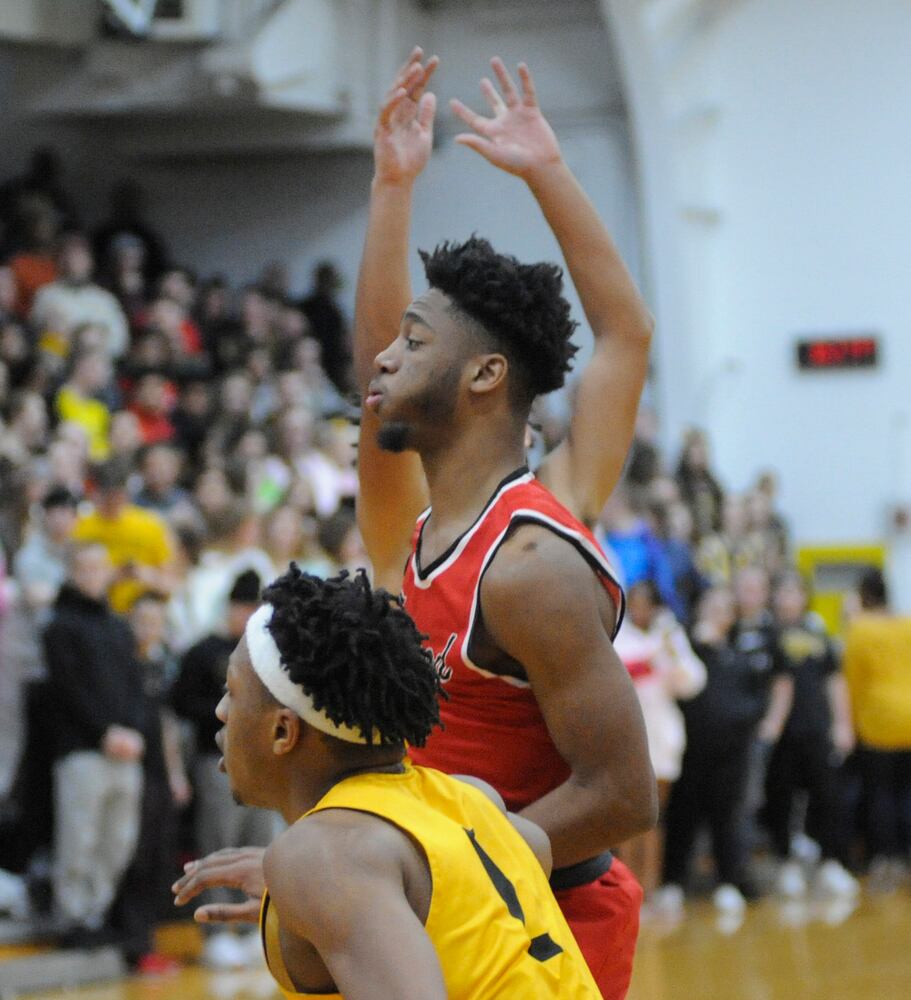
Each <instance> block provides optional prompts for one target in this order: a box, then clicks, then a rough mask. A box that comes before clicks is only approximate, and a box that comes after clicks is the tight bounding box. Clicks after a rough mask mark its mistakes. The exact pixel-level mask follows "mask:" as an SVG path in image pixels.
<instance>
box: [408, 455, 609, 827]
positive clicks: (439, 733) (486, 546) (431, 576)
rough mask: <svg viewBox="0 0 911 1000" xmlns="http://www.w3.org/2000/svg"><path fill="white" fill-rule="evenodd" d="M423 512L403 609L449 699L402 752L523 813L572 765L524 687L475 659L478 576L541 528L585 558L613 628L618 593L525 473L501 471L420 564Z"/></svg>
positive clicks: (581, 533)
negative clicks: (490, 490)
mask: <svg viewBox="0 0 911 1000" xmlns="http://www.w3.org/2000/svg"><path fill="white" fill-rule="evenodd" d="M429 515H430V510H427V511H425V512H424V513H423V514H422V515H421V516H420V518H418V522H417V527H416V529H415V534H414V547H413V552H412V555H411V558H410V559H409V560H408V565H407V567H406V568H405V579H404V582H403V584H402V597H403V599H404V602H405V610H406V611H408V613H409V614H410V615H411V617H412V618H413V619H414V621H415V623H416V624H417V627H418V629H419V630H420V631H421V632H423V633H425V634H426V635H427V636H428V639H427V640H426V641H425V646H427V647H429V648H430V649H431V650H432V652H433V655H434V662H435V664H436V667H437V670H438V671H439V674H440V678H441V679H442V681H443V684H444V687H445V690H446V692H447V694H448V695H449V698H448V700H445V699H444V700H441V702H440V718H441V720H442V722H443V723H444V725H445V729H435V730H434V731H433V733H432V734H431V736H430V738H429V739H428V741H427V745H426V746H425V747H412V748H411V749H410V751H409V753H410V756H411V757H412V758H413V760H414V761H415V763H417V764H424V765H426V766H429V767H436V768H438V769H439V770H441V771H445V772H447V773H448V774H460V773H465V774H472V775H475V776H476V777H478V778H483V779H484V780H485V781H488V782H489V783H490V784H491V785H493V786H494V788H496V789H497V791H498V792H500V794H501V795H502V796H503V798H504V799H505V800H506V805H507V807H508V808H509V809H512V810H517V809H522V808H524V807H525V806H527V805H528V804H529V803H531V802H534V801H536V800H537V799H539V798H541V797H542V796H543V795H546V794H547V793H548V792H549V791H551V790H553V789H554V788H556V787H557V786H558V785H560V784H562V783H563V782H564V781H565V780H566V779H567V778H568V777H569V766H568V765H567V763H566V761H564V760H563V758H562V757H561V756H560V754H559V753H558V752H557V748H556V747H555V746H554V744H553V740H551V738H550V733H549V732H548V731H547V726H546V725H545V723H544V718H543V716H542V715H541V710H540V708H539V707H538V703H537V701H536V699H535V696H534V693H533V692H532V690H531V687H530V685H529V684H528V683H527V682H526V681H522V680H519V679H517V678H515V677H503V676H499V675H497V674H492V673H490V672H489V671H486V670H483V669H482V668H481V667H479V666H477V664H475V663H474V662H473V661H472V658H471V653H472V638H473V636H472V630H473V628H474V626H475V622H476V620H477V617H478V606H479V600H480V598H479V593H480V587H481V581H482V580H483V578H484V572H485V571H486V569H487V567H488V566H489V565H490V563H491V561H492V560H493V558H494V557H495V556H496V554H497V550H498V549H499V547H500V546H501V545H502V544H503V542H504V541H505V539H506V538H507V536H508V534H509V533H510V530H511V529H513V528H516V527H518V526H519V525H522V524H538V525H541V526H542V527H544V528H547V529H548V530H550V531H553V532H554V534H556V535H559V536H560V537H561V538H564V539H565V540H566V541H567V542H568V543H569V544H570V545H572V546H573V547H574V548H575V549H576V550H577V551H578V552H579V553H580V554H581V555H582V556H583V557H584V558H585V560H586V561H587V562H588V564H589V565H590V566H591V568H592V571H593V572H594V573H595V575H596V576H597V578H598V579H599V580H600V581H601V583H602V584H603V586H604V588H605V590H607V592H608V593H609V594H610V596H611V598H612V600H613V602H614V606H615V607H616V609H617V628H619V626H620V621H621V619H622V616H623V606H624V598H623V591H622V589H621V587H620V585H619V584H618V583H617V581H616V579H615V577H614V573H613V570H612V569H611V567H610V564H609V563H608V561H607V559H606V558H605V556H604V553H603V552H602V551H601V549H600V548H599V546H598V543H597V542H596V541H595V538H594V535H592V533H591V532H590V531H589V530H588V529H587V528H586V527H585V526H584V525H583V524H582V523H581V522H580V521H578V520H577V519H576V518H575V517H573V515H572V514H571V513H570V512H569V511H568V510H567V509H566V508H565V507H564V506H563V505H562V504H561V503H559V502H558V501H557V499H556V498H555V497H554V496H553V495H552V494H551V493H549V492H548V491H547V490H546V489H545V488H544V487H543V486H542V485H541V484H540V483H539V482H538V481H537V479H535V477H534V476H533V475H532V474H531V473H530V472H528V470H527V469H519V470H518V471H517V472H515V473H513V474H512V475H511V476H509V477H507V478H506V479H505V480H504V481H503V482H502V483H501V484H500V485H499V487H498V488H497V491H496V493H494V495H493V496H492V497H491V499H490V500H489V502H488V504H487V506H486V507H485V508H484V510H483V511H482V512H481V514H480V516H479V517H478V519H477V520H476V521H475V523H474V524H473V525H472V526H471V527H470V528H469V529H468V530H467V531H466V532H465V534H463V535H462V536H461V537H460V538H458V539H457V540H456V541H455V542H454V543H453V544H452V545H451V546H450V547H449V549H448V550H447V551H446V552H444V553H443V555H441V556H440V557H439V558H438V559H436V560H435V561H434V562H433V563H432V564H431V565H429V566H424V567H422V566H421V564H420V558H421V535H422V531H423V527H424V523H425V521H426V520H427V518H428V516H429ZM569 613H570V614H571V611H570V612H569ZM615 634H616V629H615ZM554 669H555V670H556V669H559V664H554Z"/></svg>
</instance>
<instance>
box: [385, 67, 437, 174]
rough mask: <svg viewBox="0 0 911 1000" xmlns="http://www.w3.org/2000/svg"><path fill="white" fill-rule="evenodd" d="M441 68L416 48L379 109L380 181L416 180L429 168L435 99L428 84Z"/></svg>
mask: <svg viewBox="0 0 911 1000" xmlns="http://www.w3.org/2000/svg"><path fill="white" fill-rule="evenodd" d="M438 65H439V59H437V57H436V56H431V57H430V58H429V59H428V60H427V61H426V62H425V61H424V52H423V50H422V49H420V48H415V49H414V50H413V51H412V53H411V55H410V56H409V57H408V59H407V60H406V61H405V63H404V64H403V65H402V67H401V69H400V70H399V72H398V75H397V76H396V78H395V80H394V82H393V84H392V86H391V87H390V88H389V91H388V92H387V94H386V97H385V98H384V100H383V104H382V106H381V107H380V114H379V118H378V119H377V123H376V128H375V130H374V133H373V160H374V165H375V168H376V178H377V180H379V181H385V182H390V183H399V182H402V181H410V180H413V179H414V178H415V177H417V175H418V174H419V173H420V172H421V171H422V170H423V169H424V167H425V166H426V165H427V161H428V159H430V151H431V149H432V148H433V117H434V114H435V112H436V97H435V96H434V95H433V94H430V93H427V83H428V81H429V80H430V78H431V77H432V76H433V73H434V70H435V69H436V68H437V66H438Z"/></svg>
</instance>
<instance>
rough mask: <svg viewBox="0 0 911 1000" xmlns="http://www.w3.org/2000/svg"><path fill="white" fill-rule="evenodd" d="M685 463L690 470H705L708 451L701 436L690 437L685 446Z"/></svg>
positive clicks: (707, 464) (707, 462)
mask: <svg viewBox="0 0 911 1000" xmlns="http://www.w3.org/2000/svg"><path fill="white" fill-rule="evenodd" d="M686 465H687V468H689V469H690V471H691V472H705V471H706V469H708V467H709V453H708V449H707V448H706V446H705V440H704V439H703V438H702V437H701V436H697V437H693V438H691V439H690V441H689V443H688V444H687V447H686Z"/></svg>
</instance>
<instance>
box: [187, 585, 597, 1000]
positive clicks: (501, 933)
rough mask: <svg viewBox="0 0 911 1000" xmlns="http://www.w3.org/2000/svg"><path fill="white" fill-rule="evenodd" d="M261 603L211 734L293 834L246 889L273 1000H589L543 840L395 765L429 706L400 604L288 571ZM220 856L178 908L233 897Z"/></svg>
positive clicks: (433, 779)
mask: <svg viewBox="0 0 911 1000" xmlns="http://www.w3.org/2000/svg"><path fill="white" fill-rule="evenodd" d="M263 600H264V603H263V605H262V606H261V607H260V608H259V609H258V611H256V613H255V614H254V615H253V617H252V618H251V619H250V622H249V624H248V625H247V628H246V631H245V633H244V637H243V638H242V639H241V641H240V642H239V643H238V646H237V648H236V649H235V651H234V653H233V654H232V656H231V659H230V661H229V666H228V676H227V684H226V689H225V696H224V698H223V699H222V701H221V703H220V704H219V706H218V709H217V713H216V714H217V715H218V718H219V719H220V720H221V722H222V723H223V724H224V725H223V728H222V729H221V730H220V732H219V734H218V738H217V739H218V743H219V746H220V749H221V750H222V753H223V754H224V757H223V762H224V764H223V766H224V768H225V770H226V771H227V773H228V777H229V778H230V781H231V787H232V791H233V793H234V795H235V797H236V798H237V799H238V800H239V801H242V802H245V803H247V804H249V805H257V806H262V807H264V808H267V809H277V810H278V811H280V812H281V813H282V815H283V816H284V817H285V819H286V820H287V822H288V823H289V824H290V826H289V828H288V829H287V830H286V831H285V832H284V833H283V834H282V835H281V836H280V837H279V838H278V839H277V840H276V841H275V842H274V843H273V844H272V846H271V847H270V848H269V849H268V851H267V852H266V854H265V858H264V862H263V865H262V868H261V871H262V872H263V874H264V882H265V884H264V886H259V885H255V886H251V884H250V882H249V880H247V881H246V882H243V883H242V884H243V886H244V888H246V889H247V891H248V893H251V892H254V893H257V894H258V892H259V890H260V888H262V889H264V892H263V894H262V905H261V912H260V927H261V931H262V937H263V943H264V947H265V952H266V960H267V962H268V965H269V969H270V970H271V972H272V975H273V976H274V977H275V979H276V981H277V982H278V984H279V986H280V987H281V989H282V991H283V993H284V994H285V996H287V997H322V998H325V997H327V996H329V997H339V996H340V997H344V998H346V1000H377V998H380V997H381V998H383V1000H446V998H450V1000H488V998H503V1000H506V998H509V1000H516V998H520V997H521V998H526V997H528V998H532V997H533V998H535V1000H546V998H550V997H560V998H567V1000H595V998H597V997H599V996H600V993H599V992H598V989H597V987H596V985H595V982H594V980H593V979H592V977H591V974H590V973H589V971H588V968H587V967H586V964H585V961H584V959H583V958H582V954H581V952H580V951H579V948H578V946H577V945H576V943H575V940H574V939H573V936H572V933H571V932H570V930H569V927H568V926H567V924H566V922H565V920H564V918H563V916H562V914H561V912H560V909H559V907H558V906H557V902H556V900H555V899H554V896H553V894H552V893H551V890H550V886H549V884H548V881H547V875H546V874H545V870H544V868H543V867H542V863H541V861H540V860H539V856H543V857H544V858H545V863H546V864H547V866H548V868H549V845H548V844H547V838H546V836H545V835H544V832H543V831H542V830H541V829H540V828H539V827H537V826H535V824H533V823H530V822H529V821H528V820H523V819H521V818H519V817H515V818H514V819H515V825H514V824H513V823H512V822H511V821H510V819H509V818H508V817H507V815H506V813H505V809H504V808H503V806H502V800H500V802H499V803H496V802H495V801H493V800H492V797H488V795H487V794H486V793H485V791H484V790H481V789H480V788H479V787H475V786H474V785H473V784H469V783H467V782H466V781H461V780H459V779H457V778H453V777H449V776H447V775H444V774H442V773H441V772H439V771H435V770H433V769H429V768H422V767H416V766H414V765H412V764H411V762H410V761H409V760H408V758H407V757H406V745H407V744H414V745H421V744H423V743H424V741H425V740H426V738H427V736H428V735H429V734H430V731H431V729H432V728H433V727H434V726H435V725H436V724H437V722H438V719H439V715H438V698H439V696H440V695H439V679H438V674H437V671H436V670H435V669H434V666H433V663H432V660H431V658H430V654H429V653H427V652H425V650H424V649H423V648H422V645H421V635H420V633H418V631H417V629H416V628H415V626H414V623H413V622H412V621H411V619H410V618H409V617H408V615H407V614H406V613H405V612H404V610H403V609H402V608H401V606H400V605H399V604H398V602H396V601H395V600H394V599H393V598H392V597H391V596H390V595H389V594H388V593H387V592H386V591H383V590H376V591H374V590H371V588H370V584H369V583H368V582H367V578H366V576H365V574H364V573H363V572H361V573H359V574H358V575H357V576H356V577H354V578H353V579H351V578H348V577H347V576H346V575H345V574H343V575H342V576H340V577H335V578H333V579H330V580H320V579H318V578H316V577H313V576H309V575H307V574H304V573H302V572H300V570H299V569H298V568H297V567H296V566H292V567H291V569H290V571H289V572H288V573H287V574H285V575H284V576H283V577H280V578H279V579H278V580H276V581H275V582H274V583H273V584H272V585H271V586H270V587H268V588H267V590H266V591H265V593H264V595H263ZM490 792H491V793H492V796H495V795H496V793H495V792H493V790H492V789H490ZM520 830H521V831H522V832H521V833H520V832H519V831H520ZM526 837H527V839H526ZM532 843H534V844H535V846H536V848H537V852H538V853H537V854H536V853H535V851H533V849H532V847H531V846H530V845H531V844H532ZM223 861H224V855H222V856H221V858H220V857H219V855H214V856H212V858H210V859H204V860H203V861H202V862H200V863H198V864H197V865H196V866H195V867H191V868H190V870H189V871H188V873H187V874H186V875H185V876H184V877H183V878H182V879H181V880H180V881H179V882H178V883H176V885H175V887H174V890H175V894H176V902H177V904H178V905H182V904H184V903H186V902H188V901H189V900H190V899H192V898H194V897H195V896H196V895H198V894H199V893H200V892H201V891H202V890H203V889H205V888H208V887H210V886H213V885H237V884H238V881H237V880H236V878H233V877H232V875H231V869H232V865H231V864H230V863H229V864H223V863H222V862H223ZM241 867H243V866H241ZM253 867H254V868H255V867H256V866H253ZM249 868H250V866H249V865H248V866H247V869H248V870H249ZM254 882H255V880H254ZM205 909H206V908H203V910H205ZM203 916H204V914H203Z"/></svg>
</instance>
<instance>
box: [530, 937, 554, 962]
mask: <svg viewBox="0 0 911 1000" xmlns="http://www.w3.org/2000/svg"><path fill="white" fill-rule="evenodd" d="M528 954H529V955H531V957H532V958H534V959H536V960H537V961H538V962H546V961H547V960H548V959H549V958H556V957H557V955H562V954H563V949H562V948H561V947H560V945H558V944H557V942H556V941H554V939H553V938H552V937H551V936H550V935H549V934H548V933H547V932H546V931H545V933H544V934H539V935H538V936H537V937H536V938H532V939H531V944H530V945H529V946H528Z"/></svg>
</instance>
